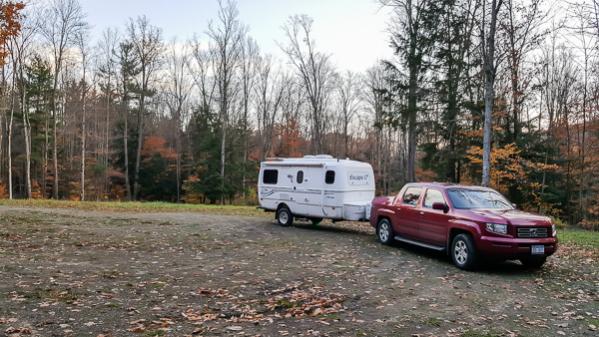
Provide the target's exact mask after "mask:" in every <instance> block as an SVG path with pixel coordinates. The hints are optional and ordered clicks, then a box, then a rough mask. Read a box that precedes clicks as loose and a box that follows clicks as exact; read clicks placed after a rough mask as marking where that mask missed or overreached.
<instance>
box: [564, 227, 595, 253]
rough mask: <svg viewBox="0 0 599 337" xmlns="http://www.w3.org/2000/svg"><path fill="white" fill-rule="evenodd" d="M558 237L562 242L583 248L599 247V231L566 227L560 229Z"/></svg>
mask: <svg viewBox="0 0 599 337" xmlns="http://www.w3.org/2000/svg"><path fill="white" fill-rule="evenodd" d="M557 237H558V238H559V240H560V243H564V244H571V245H576V246H580V247H583V248H590V249H593V250H595V249H599V232H592V231H586V230H581V229H578V230H576V229H566V230H561V231H558V233H557Z"/></svg>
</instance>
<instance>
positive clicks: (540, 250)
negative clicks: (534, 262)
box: [531, 245, 545, 255]
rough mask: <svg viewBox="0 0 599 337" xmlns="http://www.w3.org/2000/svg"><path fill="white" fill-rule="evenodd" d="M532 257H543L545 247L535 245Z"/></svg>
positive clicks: (532, 249) (532, 248)
mask: <svg viewBox="0 0 599 337" xmlns="http://www.w3.org/2000/svg"><path fill="white" fill-rule="evenodd" d="M531 251H532V255H543V254H545V246H543V245H533V246H532V247H531Z"/></svg>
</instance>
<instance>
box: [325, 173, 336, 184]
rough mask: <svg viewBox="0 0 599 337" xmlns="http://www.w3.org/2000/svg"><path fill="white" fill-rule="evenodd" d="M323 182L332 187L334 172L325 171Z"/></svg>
mask: <svg viewBox="0 0 599 337" xmlns="http://www.w3.org/2000/svg"><path fill="white" fill-rule="evenodd" d="M324 182H325V183H327V184H328V185H332V184H334V183H335V171H327V173H326V174H325V177H324Z"/></svg>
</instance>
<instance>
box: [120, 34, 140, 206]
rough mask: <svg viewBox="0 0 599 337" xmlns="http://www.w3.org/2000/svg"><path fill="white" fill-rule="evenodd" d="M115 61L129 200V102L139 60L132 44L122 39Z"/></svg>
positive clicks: (129, 196)
mask: <svg viewBox="0 0 599 337" xmlns="http://www.w3.org/2000/svg"><path fill="white" fill-rule="evenodd" d="M115 57H116V58H117V63H118V65H119V82H120V83H119V87H120V88H119V91H120V94H121V107H120V108H121V114H122V119H123V159H124V171H125V189H126V193H127V200H129V201H131V200H132V199H133V195H132V192H131V179H130V170H129V104H130V102H131V99H132V95H133V91H135V89H136V85H135V77H136V76H137V75H138V74H139V72H140V70H139V60H138V59H137V58H136V57H135V55H134V52H133V45H132V44H131V43H130V42H127V41H124V42H121V43H120V45H119V49H118V51H117V54H116V55H115Z"/></svg>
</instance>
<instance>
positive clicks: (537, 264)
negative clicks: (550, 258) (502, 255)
mask: <svg viewBox="0 0 599 337" xmlns="http://www.w3.org/2000/svg"><path fill="white" fill-rule="evenodd" d="M546 261H547V257H545V256H539V257H526V258H522V259H520V262H522V264H523V265H524V266H525V267H526V268H532V269H539V268H541V267H543V265H544V264H545V262H546Z"/></svg>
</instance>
